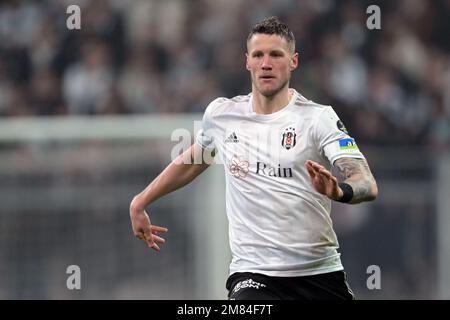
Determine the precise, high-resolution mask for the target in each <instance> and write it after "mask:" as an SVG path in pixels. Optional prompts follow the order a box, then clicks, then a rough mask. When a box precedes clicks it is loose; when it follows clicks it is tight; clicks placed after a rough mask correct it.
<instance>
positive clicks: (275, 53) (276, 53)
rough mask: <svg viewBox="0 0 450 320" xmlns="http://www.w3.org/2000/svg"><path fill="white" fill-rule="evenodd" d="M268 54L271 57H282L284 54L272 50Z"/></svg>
mask: <svg viewBox="0 0 450 320" xmlns="http://www.w3.org/2000/svg"><path fill="white" fill-rule="evenodd" d="M270 56H271V57H274V58H279V57H283V56H284V55H283V53H282V52H279V51H274V52H271V53H270Z"/></svg>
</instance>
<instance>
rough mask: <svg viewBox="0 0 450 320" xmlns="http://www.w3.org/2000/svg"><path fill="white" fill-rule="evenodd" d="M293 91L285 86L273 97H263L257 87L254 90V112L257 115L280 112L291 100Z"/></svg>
mask: <svg viewBox="0 0 450 320" xmlns="http://www.w3.org/2000/svg"><path fill="white" fill-rule="evenodd" d="M292 94H293V91H292V92H291V90H289V87H288V86H285V87H284V88H283V89H282V90H281V91H280V92H278V93H276V94H275V95H273V96H270V97H266V96H264V95H262V94H261V93H260V92H259V91H258V90H256V88H255V87H253V90H252V96H253V111H254V112H255V113H257V114H271V113H275V112H277V111H280V110H281V109H282V108H283V107H285V106H286V105H287V104H288V103H289V101H290V100H291V97H292Z"/></svg>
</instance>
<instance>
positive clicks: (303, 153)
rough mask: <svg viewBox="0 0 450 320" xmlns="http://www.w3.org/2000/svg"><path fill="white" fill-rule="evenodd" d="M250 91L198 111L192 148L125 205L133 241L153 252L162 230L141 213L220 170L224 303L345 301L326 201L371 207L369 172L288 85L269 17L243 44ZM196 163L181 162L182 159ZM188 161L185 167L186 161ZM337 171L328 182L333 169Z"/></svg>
mask: <svg viewBox="0 0 450 320" xmlns="http://www.w3.org/2000/svg"><path fill="white" fill-rule="evenodd" d="M246 56H247V60H246V67H247V69H248V70H249V72H250V75H251V79H252V92H251V93H250V94H248V95H246V96H238V97H235V98H232V99H226V98H218V99H216V100H214V101H213V102H211V103H210V104H209V106H208V107H207V108H206V111H205V113H204V116H203V124H202V129H201V130H200V132H199V133H198V136H197V139H196V142H195V143H194V144H193V145H192V146H191V148H190V149H189V150H188V151H186V153H185V154H183V155H181V156H180V157H179V158H177V159H176V160H174V161H173V162H172V163H171V164H170V165H169V166H168V167H167V168H166V169H165V170H164V171H163V172H162V173H161V174H160V175H159V176H158V177H157V178H156V179H155V180H154V181H153V182H152V183H151V184H150V185H149V186H147V188H145V189H144V191H142V192H141V193H140V194H138V195H137V196H135V197H134V198H133V200H132V202H131V205H130V216H131V221H132V227H133V232H134V234H135V235H136V236H137V237H138V238H140V239H142V240H144V241H145V242H146V243H147V245H148V246H149V247H151V248H153V249H155V250H157V251H159V250H160V248H159V244H161V243H164V241H165V240H164V239H163V238H162V237H160V236H159V235H158V233H159V232H165V231H167V229H166V228H163V227H159V226H154V225H151V223H150V219H149V216H148V214H147V213H146V211H145V208H146V207H147V206H148V205H149V204H151V203H152V202H154V201H155V200H156V199H158V198H160V197H161V196H163V195H165V194H167V193H170V192H172V191H174V190H176V189H178V188H181V187H182V186H184V185H186V184H188V183H189V182H191V181H192V180H193V179H194V178H196V177H197V176H198V175H199V174H201V173H202V172H203V171H204V170H206V169H207V168H208V166H209V165H210V163H207V161H205V159H206V158H207V157H206V156H205V155H215V159H216V162H221V163H223V165H224V169H225V176H226V209H227V216H228V221H229V238H230V248H231V252H232V261H231V264H230V276H229V278H228V280H227V284H226V286H227V289H228V290H229V295H228V297H229V298H230V299H353V298H354V296H353V293H352V292H351V290H350V288H349V286H348V284H347V279H346V274H345V273H344V271H343V266H342V264H341V260H340V254H339V253H338V252H337V248H338V246H339V245H338V241H337V238H336V234H335V233H334V231H333V227H332V221H331V218H330V210H331V201H332V200H333V201H340V202H345V203H351V204H356V203H359V202H363V201H371V200H374V199H375V198H376V196H377V193H378V190H377V185H376V182H375V179H374V178H373V176H372V174H371V172H370V169H369V166H368V164H367V162H366V160H365V158H364V156H363V155H362V153H361V152H360V151H359V149H358V147H357V145H356V143H355V140H354V139H353V138H352V137H350V136H349V134H348V132H347V130H346V129H345V127H344V125H343V123H342V122H341V120H340V119H339V117H338V116H337V115H336V113H335V112H334V111H333V109H332V107H330V106H324V105H320V104H317V103H314V102H312V101H311V100H308V99H307V98H305V97H303V96H302V95H301V94H300V93H298V92H297V91H296V90H294V89H292V88H289V80H290V77H291V72H292V71H294V70H295V69H296V68H297V66H298V53H296V52H295V39H294V35H293V34H292V32H291V31H290V30H289V29H288V27H287V26H286V25H285V24H284V23H282V22H280V21H279V20H278V19H277V18H276V17H272V18H268V19H265V20H263V21H262V22H260V23H258V24H257V25H256V26H255V27H254V28H253V29H252V31H251V32H250V34H249V36H248V39H247V54H246ZM186 156H187V158H188V159H191V160H194V159H197V158H198V157H200V158H201V159H202V161H200V164H195V161H191V162H190V163H183V159H186ZM185 162H186V161H185ZM332 165H333V166H335V167H336V168H337V169H338V171H339V172H340V173H341V174H342V177H341V179H340V180H341V181H340V182H338V179H337V178H336V177H334V176H333V175H332V174H331V172H330V169H331V166H332Z"/></svg>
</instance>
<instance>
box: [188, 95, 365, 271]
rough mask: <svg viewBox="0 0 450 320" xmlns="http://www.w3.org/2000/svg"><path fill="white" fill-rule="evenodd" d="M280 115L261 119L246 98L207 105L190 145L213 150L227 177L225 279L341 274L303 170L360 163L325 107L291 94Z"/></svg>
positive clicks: (319, 198)
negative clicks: (344, 161)
mask: <svg viewBox="0 0 450 320" xmlns="http://www.w3.org/2000/svg"><path fill="white" fill-rule="evenodd" d="M290 90H291V92H293V94H292V98H291V99H290V102H289V104H288V105H287V106H285V107H284V108H282V109H281V110H280V111H278V112H275V113H272V114H268V115H261V114H256V113H255V112H254V111H253V108H252V95H251V94H249V95H246V96H237V97H235V98H233V99H226V98H218V99H216V100H214V101H213V102H212V103H210V104H209V106H208V107H207V109H206V111H205V113H204V116H203V122H202V129H201V130H200V131H199V133H198V135H197V138H196V142H197V143H198V144H200V145H201V146H202V147H203V148H204V150H205V151H208V150H209V151H211V149H215V150H216V151H217V152H218V154H217V155H216V162H219V163H222V164H223V165H224V169H225V176H226V210H227V216H228V221H229V239H230V249H231V253H232V261H231V264H230V274H233V273H235V272H256V273H262V274H265V275H269V276H287V277H289V276H304V275H313V274H319V273H326V272H333V271H337V270H342V269H343V267H342V264H341V260H340V254H339V253H338V252H337V248H338V247H339V244H338V241H337V238H336V234H335V232H334V230H333V224H332V221H331V218H330V209H331V200H330V199H329V198H328V197H326V196H324V195H322V194H320V193H318V192H317V191H315V189H314V187H313V186H312V184H311V181H310V178H309V175H308V172H307V170H306V167H305V162H306V161H307V160H313V161H316V162H318V163H320V164H321V165H323V166H324V167H326V168H327V169H330V168H331V164H332V163H333V162H334V161H335V160H336V159H338V158H342V157H351V158H364V156H363V155H362V154H361V152H360V151H359V149H358V147H357V145H356V143H355V141H354V139H353V138H351V137H350V136H349V135H348V133H347V131H346V129H345V127H344V125H343V124H342V122H341V121H340V120H339V117H338V116H337V115H336V113H335V112H334V110H333V109H332V107H330V106H324V105H320V104H317V103H314V102H312V101H311V100H308V99H306V98H305V97H303V96H302V95H301V94H299V93H298V92H297V91H295V90H294V89H290Z"/></svg>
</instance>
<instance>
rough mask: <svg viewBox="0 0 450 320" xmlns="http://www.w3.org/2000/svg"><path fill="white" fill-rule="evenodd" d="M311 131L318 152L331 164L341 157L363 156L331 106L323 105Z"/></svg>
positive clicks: (361, 157)
mask: <svg viewBox="0 0 450 320" xmlns="http://www.w3.org/2000/svg"><path fill="white" fill-rule="evenodd" d="M313 133H314V138H315V139H316V143H317V146H318V148H319V152H320V153H321V154H323V155H325V156H326V157H327V159H328V160H329V161H330V163H331V164H333V163H334V161H336V160H337V159H339V158H343V157H350V158H360V159H363V158H364V155H363V154H362V153H361V151H360V150H359V148H358V145H357V144H356V141H355V139H354V138H353V137H351V136H350V135H349V133H348V131H347V129H346V128H345V126H344V124H343V122H342V121H341V120H340V119H339V117H338V115H337V114H336V112H335V111H334V110H333V108H332V107H325V108H324V109H323V110H322V111H321V112H320V114H319V115H318V117H317V119H316V121H315V123H314V128H313Z"/></svg>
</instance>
